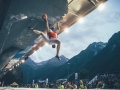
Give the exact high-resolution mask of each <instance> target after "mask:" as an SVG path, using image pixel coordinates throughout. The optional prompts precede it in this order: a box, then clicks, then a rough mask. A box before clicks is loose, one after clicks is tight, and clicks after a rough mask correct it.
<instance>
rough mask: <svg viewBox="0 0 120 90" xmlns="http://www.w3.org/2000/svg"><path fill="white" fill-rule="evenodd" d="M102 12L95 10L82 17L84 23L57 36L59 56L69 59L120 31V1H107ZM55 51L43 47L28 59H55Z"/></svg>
mask: <svg viewBox="0 0 120 90" xmlns="http://www.w3.org/2000/svg"><path fill="white" fill-rule="evenodd" d="M104 6H105V7H104V9H103V10H102V11H100V10H98V9H96V10H94V11H92V12H91V13H90V14H88V15H87V16H85V17H84V23H79V22H76V23H75V24H74V25H72V26H71V27H70V28H69V32H68V33H66V32H63V33H62V34H60V35H59V40H60V41H61V42H62V44H61V50H60V55H64V56H65V57H67V58H69V59H70V58H71V57H73V56H75V55H77V54H78V53H80V52H81V51H82V50H84V49H86V48H87V47H88V45H89V44H91V43H93V42H100V41H101V42H108V40H109V39H110V37H111V36H112V35H113V34H114V33H116V32H118V31H120V0H108V1H107V2H106V3H105V4H104ZM55 55H56V49H53V48H52V47H51V46H50V45H45V46H43V47H42V48H41V49H40V50H38V51H37V52H36V53H34V54H33V55H31V56H30V57H31V58H32V59H33V60H34V61H35V62H41V61H45V60H48V59H51V58H53V57H55ZM56 60H57V59H56Z"/></svg>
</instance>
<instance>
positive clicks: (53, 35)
mask: <svg viewBox="0 0 120 90" xmlns="http://www.w3.org/2000/svg"><path fill="white" fill-rule="evenodd" d="M44 20H45V22H46V31H47V35H46V34H45V33H43V32H42V31H38V30H34V29H33V28H30V27H28V28H29V29H31V30H33V32H34V33H36V34H39V35H41V36H42V38H43V39H44V40H45V41H46V42H47V43H48V44H50V45H53V48H55V46H54V45H55V44H57V52H56V56H55V57H56V58H58V60H61V58H60V57H59V51H60V44H61V42H60V40H58V38H57V37H58V36H57V31H58V30H60V27H59V24H58V23H57V28H58V30H54V31H52V30H51V29H50V28H49V25H48V20H47V17H45V18H44ZM52 29H53V28H52ZM39 44H40V42H39V41H38V42H37V43H36V44H35V45H34V46H33V47H32V49H31V50H30V51H29V52H28V53H26V54H25V55H24V57H22V58H21V60H22V59H25V60H26V59H27V58H28V56H30V55H31V54H33V53H34V51H36V50H38V49H39V48H40V46H39Z"/></svg>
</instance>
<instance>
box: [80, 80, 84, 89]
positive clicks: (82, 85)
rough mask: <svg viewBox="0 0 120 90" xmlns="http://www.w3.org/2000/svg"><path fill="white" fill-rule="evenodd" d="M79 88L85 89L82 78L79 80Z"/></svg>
mask: <svg viewBox="0 0 120 90" xmlns="http://www.w3.org/2000/svg"><path fill="white" fill-rule="evenodd" d="M79 88H80V89H85V86H84V84H83V81H82V80H80V87H79Z"/></svg>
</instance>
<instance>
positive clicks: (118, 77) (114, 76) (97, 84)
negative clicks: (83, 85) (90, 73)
mask: <svg viewBox="0 0 120 90" xmlns="http://www.w3.org/2000/svg"><path fill="white" fill-rule="evenodd" d="M90 87H91V88H100V89H102V88H103V89H120V73H109V74H108V73H107V74H99V75H98V77H97V78H95V80H94V81H93V82H92V83H91V84H90Z"/></svg>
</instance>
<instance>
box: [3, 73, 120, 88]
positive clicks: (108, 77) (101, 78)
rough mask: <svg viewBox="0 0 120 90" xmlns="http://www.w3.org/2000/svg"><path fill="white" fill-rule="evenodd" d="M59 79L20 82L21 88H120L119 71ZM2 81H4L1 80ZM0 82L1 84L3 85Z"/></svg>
mask: <svg viewBox="0 0 120 90" xmlns="http://www.w3.org/2000/svg"><path fill="white" fill-rule="evenodd" d="M91 81H92V82H90V81H88V80H76V81H73V82H70V81H66V82H63V81H59V82H54V83H50V82H49V83H46V82H43V83H34V84H21V85H19V86H16V87H22V88H54V89H120V73H117V74H114V73H112V74H98V75H97V77H95V78H93V80H91ZM3 83H4V82H3ZM3 83H1V85H3ZM8 87H10V86H8Z"/></svg>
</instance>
